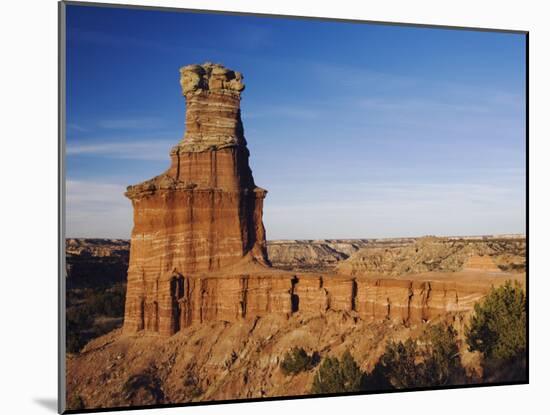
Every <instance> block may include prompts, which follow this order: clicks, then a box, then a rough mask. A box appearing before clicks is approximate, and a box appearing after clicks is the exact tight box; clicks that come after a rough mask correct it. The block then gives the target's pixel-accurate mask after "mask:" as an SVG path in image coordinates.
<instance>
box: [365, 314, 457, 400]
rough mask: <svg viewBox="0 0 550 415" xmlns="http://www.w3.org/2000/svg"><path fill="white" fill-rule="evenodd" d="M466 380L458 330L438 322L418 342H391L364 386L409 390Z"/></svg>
mask: <svg viewBox="0 0 550 415" xmlns="http://www.w3.org/2000/svg"><path fill="white" fill-rule="evenodd" d="M465 381H466V378H465V373H464V369H463V367H462V365H461V363H460V355H459V352H458V345H457V333H456V331H455V330H454V329H453V328H452V326H448V325H444V324H438V325H435V326H431V327H429V328H428V329H427V330H426V331H425V332H424V334H423V335H422V336H421V337H420V339H419V341H416V340H412V339H407V340H406V341H405V342H389V343H388V344H387V346H386V350H385V351H384V354H383V355H382V356H381V357H380V360H379V361H378V363H377V365H376V366H375V368H374V370H373V372H372V373H371V374H370V375H369V376H368V377H367V378H366V379H365V385H366V386H365V387H366V388H367V389H371V390H372V389H386V388H396V389H406V388H418V387H433V386H444V385H450V384H459V383H464V382H465Z"/></svg>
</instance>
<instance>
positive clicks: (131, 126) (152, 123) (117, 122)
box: [98, 117, 164, 130]
mask: <svg viewBox="0 0 550 415" xmlns="http://www.w3.org/2000/svg"><path fill="white" fill-rule="evenodd" d="M163 123H164V121H163V120H162V119H161V118H158V117H139V118H115V119H105V120H100V121H99V122H98V125H99V126H100V127H101V128H105V129H108V130H136V129H139V130H143V129H153V128H159V127H162V126H163Z"/></svg>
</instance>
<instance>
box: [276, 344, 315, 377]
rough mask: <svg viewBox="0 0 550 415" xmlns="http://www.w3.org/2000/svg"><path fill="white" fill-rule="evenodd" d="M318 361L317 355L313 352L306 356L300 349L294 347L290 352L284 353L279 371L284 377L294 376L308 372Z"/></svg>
mask: <svg viewBox="0 0 550 415" xmlns="http://www.w3.org/2000/svg"><path fill="white" fill-rule="evenodd" d="M318 361H319V354H318V353H317V352H314V353H313V354H311V356H310V355H308V354H307V353H306V351H305V350H304V349H303V348H301V347H294V348H292V350H290V351H288V352H286V353H285V355H284V357H283V360H282V361H281V371H282V372H283V373H284V374H285V375H287V376H288V375H296V374H298V373H300V372H305V371H306V370H310V369H312V368H313V367H315V365H316V364H317V363H318Z"/></svg>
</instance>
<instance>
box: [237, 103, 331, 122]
mask: <svg viewBox="0 0 550 415" xmlns="http://www.w3.org/2000/svg"><path fill="white" fill-rule="evenodd" d="M321 116H322V110H321V109H320V108H314V107H309V108H307V107H306V108H304V106H300V107H293V106H288V105H281V106H277V107H264V108H259V109H255V110H252V111H244V112H243V119H244V120H254V119H277V118H281V117H283V118H290V119H294V120H304V119H306V120H315V119H318V118H320V117H321Z"/></svg>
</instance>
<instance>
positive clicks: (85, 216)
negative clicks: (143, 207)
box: [66, 179, 132, 238]
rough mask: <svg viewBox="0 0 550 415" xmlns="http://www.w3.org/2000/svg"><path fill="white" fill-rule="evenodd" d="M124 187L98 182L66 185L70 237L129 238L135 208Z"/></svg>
mask: <svg viewBox="0 0 550 415" xmlns="http://www.w3.org/2000/svg"><path fill="white" fill-rule="evenodd" d="M125 190H126V188H125V186H124V185H121V184H116V183H101V182H95V181H85V180H72V179H68V180H67V182H66V194H67V197H66V201H67V205H66V212H67V215H66V233H67V236H69V237H106V238H109V237H114V238H120V237H128V236H129V235H130V231H131V227H132V207H131V204H130V201H129V200H128V199H126V198H125V197H124V191H125Z"/></svg>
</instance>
